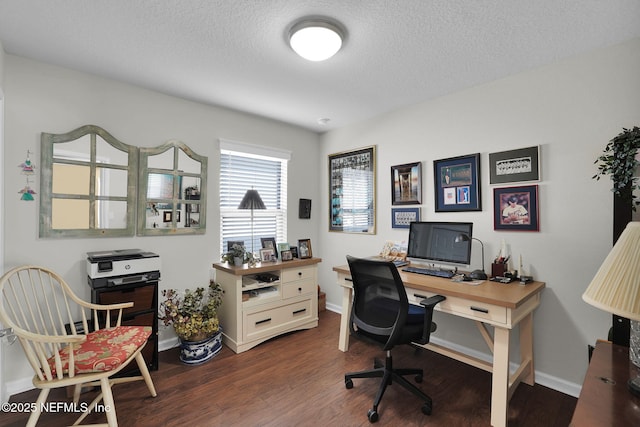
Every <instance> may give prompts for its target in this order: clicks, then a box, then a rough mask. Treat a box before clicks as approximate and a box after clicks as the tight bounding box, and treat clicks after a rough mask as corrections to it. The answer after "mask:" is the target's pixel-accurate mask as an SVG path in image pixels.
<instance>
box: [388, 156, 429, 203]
mask: <svg viewBox="0 0 640 427" xmlns="http://www.w3.org/2000/svg"><path fill="white" fill-rule="evenodd" d="M421 203H422V162H415V163H407V164H404V165H396V166H391V204H392V205H419V204H421Z"/></svg>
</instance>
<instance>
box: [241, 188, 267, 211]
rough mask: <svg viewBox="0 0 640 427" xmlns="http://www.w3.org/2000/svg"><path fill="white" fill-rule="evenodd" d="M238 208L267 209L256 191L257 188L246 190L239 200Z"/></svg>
mask: <svg viewBox="0 0 640 427" xmlns="http://www.w3.org/2000/svg"><path fill="white" fill-rule="evenodd" d="M238 209H251V210H253V209H267V207H266V206H265V205H264V202H263V201H262V198H261V197H260V194H259V193H258V190H254V189H253V188H252V189H250V190H247V192H246V193H245V194H244V197H243V198H242V201H241V202H240V206H238Z"/></svg>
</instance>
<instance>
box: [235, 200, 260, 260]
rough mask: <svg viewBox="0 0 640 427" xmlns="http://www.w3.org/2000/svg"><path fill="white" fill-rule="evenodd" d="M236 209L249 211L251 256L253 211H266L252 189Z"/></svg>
mask: <svg viewBox="0 0 640 427" xmlns="http://www.w3.org/2000/svg"><path fill="white" fill-rule="evenodd" d="M238 209H251V255H252V256H253V253H254V252H253V249H254V248H253V210H254V209H267V207H266V206H265V205H264V202H263V201H262V198H261V197H260V194H259V193H258V190H254V189H253V188H252V189H250V190H247V192H246V193H245V195H244V197H243V198H242V201H241V202H240V206H238Z"/></svg>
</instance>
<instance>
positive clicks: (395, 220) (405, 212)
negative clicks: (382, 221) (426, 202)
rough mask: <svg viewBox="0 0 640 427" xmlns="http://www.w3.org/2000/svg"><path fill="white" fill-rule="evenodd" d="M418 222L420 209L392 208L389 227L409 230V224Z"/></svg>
mask: <svg viewBox="0 0 640 427" xmlns="http://www.w3.org/2000/svg"><path fill="white" fill-rule="evenodd" d="M414 221H420V208H392V209H391V227H392V228H409V224H410V223H412V222H414Z"/></svg>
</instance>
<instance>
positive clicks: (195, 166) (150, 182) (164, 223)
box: [138, 141, 207, 236]
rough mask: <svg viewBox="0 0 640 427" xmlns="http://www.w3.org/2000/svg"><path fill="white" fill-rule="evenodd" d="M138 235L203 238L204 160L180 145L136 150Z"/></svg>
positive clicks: (205, 183) (167, 144)
mask: <svg viewBox="0 0 640 427" xmlns="http://www.w3.org/2000/svg"><path fill="white" fill-rule="evenodd" d="M138 182H139V188H138V235H140V236H149V235H166V234H204V232H205V229H206V207H207V200H206V194H207V193H206V191H207V158H206V157H204V156H200V155H198V154H196V153H194V152H193V151H192V150H191V149H190V148H189V147H187V146H186V145H185V144H184V143H182V142H180V141H169V142H167V143H166V144H163V145H161V146H160V147H154V148H141V149H140V171H139V175H138Z"/></svg>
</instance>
